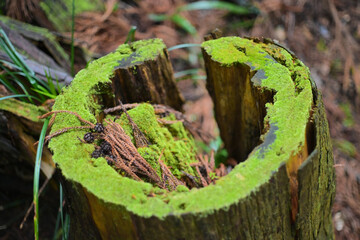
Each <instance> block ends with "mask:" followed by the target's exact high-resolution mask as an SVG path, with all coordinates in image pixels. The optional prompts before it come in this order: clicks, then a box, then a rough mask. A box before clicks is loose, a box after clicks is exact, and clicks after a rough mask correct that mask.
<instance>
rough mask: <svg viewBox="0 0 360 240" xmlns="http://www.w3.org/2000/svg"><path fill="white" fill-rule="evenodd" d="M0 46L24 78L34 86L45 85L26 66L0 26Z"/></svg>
mask: <svg viewBox="0 0 360 240" xmlns="http://www.w3.org/2000/svg"><path fill="white" fill-rule="evenodd" d="M0 46H1V47H2V48H3V49H4V51H5V52H6V54H7V55H8V56H9V57H10V59H11V60H12V61H13V62H14V64H15V65H17V66H18V68H19V70H20V71H21V72H22V73H24V74H25V76H26V78H27V79H28V81H29V82H30V84H31V85H32V86H33V87H34V88H37V86H38V85H43V86H44V87H45V88H46V87H47V85H46V84H45V83H44V82H43V81H41V80H40V79H38V78H37V77H36V76H35V73H34V71H33V70H32V69H31V68H29V67H28V66H27V64H26V63H25V61H24V60H23V58H22V57H21V55H20V54H19V53H18V52H17V51H16V49H15V47H14V46H13V45H12V43H11V42H10V40H9V38H8V37H7V35H6V33H5V31H4V30H3V29H2V28H0Z"/></svg>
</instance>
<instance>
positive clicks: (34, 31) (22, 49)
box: [0, 16, 72, 85]
mask: <svg viewBox="0 0 360 240" xmlns="http://www.w3.org/2000/svg"><path fill="white" fill-rule="evenodd" d="M0 27H1V28H2V29H3V30H4V31H5V33H6V35H7V36H8V38H9V40H10V41H11V43H12V44H13V45H14V46H15V48H16V49H17V51H18V53H19V54H20V55H21V57H22V58H23V60H24V61H25V63H26V64H27V65H28V67H29V68H30V69H32V70H33V71H34V72H35V74H36V75H37V77H39V79H41V80H44V81H45V82H47V76H51V77H52V78H53V79H54V84H55V85H56V84H57V81H58V83H59V84H64V85H68V84H69V83H70V82H71V81H72V77H71V76H70V74H69V73H68V72H69V71H70V64H69V62H70V60H69V56H68V55H67V54H66V52H65V51H64V49H63V48H62V47H61V45H60V44H59V43H58V41H57V38H56V37H55V35H54V34H52V33H51V32H49V31H48V30H47V29H44V28H40V27H36V26H32V25H29V24H26V23H22V22H19V21H16V20H13V19H10V18H7V17H5V16H0ZM35 43H36V44H35ZM42 45H43V46H44V48H45V49H46V51H48V52H49V53H50V56H49V55H48V54H47V53H45V52H44V51H42V50H40V49H39V46H42ZM0 59H2V60H5V61H7V62H10V63H12V61H11V59H10V58H9V56H7V54H6V53H5V52H4V51H3V50H2V49H0ZM54 59H55V60H54ZM7 67H8V68H9V69H10V70H12V71H14V72H16V71H17V70H18V69H14V68H13V67H12V66H11V65H9V66H7ZM56 79H57V81H56Z"/></svg>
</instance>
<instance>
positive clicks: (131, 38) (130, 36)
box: [125, 26, 137, 44]
mask: <svg viewBox="0 0 360 240" xmlns="http://www.w3.org/2000/svg"><path fill="white" fill-rule="evenodd" d="M136 29H137V27H136V26H131V28H130V31H129V33H128V35H127V37H126V40H125V44H126V43H131V42H134V41H135V32H136Z"/></svg>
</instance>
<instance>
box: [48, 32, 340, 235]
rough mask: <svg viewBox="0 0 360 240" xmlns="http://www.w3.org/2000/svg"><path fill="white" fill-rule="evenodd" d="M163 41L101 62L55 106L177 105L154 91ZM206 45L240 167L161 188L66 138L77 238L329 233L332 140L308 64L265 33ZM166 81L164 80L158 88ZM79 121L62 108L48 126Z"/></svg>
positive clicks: (72, 135)
mask: <svg viewBox="0 0 360 240" xmlns="http://www.w3.org/2000/svg"><path fill="white" fill-rule="evenodd" d="M152 47H155V48H154V49H155V50H154V51H151V54H150V55H146V57H144V55H143V54H144V51H145V49H150V48H152ZM164 48H165V47H164V45H162V44H159V41H158V40H149V41H141V42H138V43H133V45H131V46H129V45H123V46H121V47H119V49H118V50H117V51H116V52H114V53H111V54H109V55H107V56H105V57H103V58H101V59H99V60H97V61H94V62H93V63H91V64H90V65H89V66H88V67H87V69H85V70H83V71H81V72H80V73H79V74H78V75H77V76H76V77H75V79H74V81H73V83H72V84H71V86H70V87H69V88H68V89H67V91H65V92H64V93H63V94H62V95H60V96H59V97H58V98H57V100H56V103H55V105H54V110H61V109H63V110H69V111H74V112H77V113H79V114H80V115H81V116H82V117H83V118H84V119H86V120H87V121H91V122H92V123H95V121H96V118H97V117H98V115H99V114H100V113H101V111H102V110H103V109H104V108H107V107H112V106H111V105H112V104H114V102H116V101H115V99H122V100H125V101H126V102H129V101H136V102H137V101H140V100H142V101H153V102H156V103H165V104H171V103H170V100H168V99H167V98H166V97H159V96H158V95H157V94H156V93H153V91H154V92H156V91H158V90H157V88H156V87H154V85H155V83H154V81H155V80H154V79H152V78H154V77H156V78H157V77H158V76H159V75H161V74H160V73H159V71H160V70H161V69H159V68H158V66H156V65H155V64H151V62H153V63H155V62H156V61H157V59H158V58H159V56H162V55H164V56H166V59H167V55H166V54H165V53H166V51H164ZM203 53H204V59H205V66H206V71H207V74H208V82H209V83H208V87H209V91H210V94H211V95H212V97H213V100H214V102H215V115H216V119H217V121H218V122H219V127H220V131H221V136H223V137H224V141H225V143H226V148H227V149H228V151H229V153H230V155H231V156H232V157H234V158H236V160H237V161H238V162H240V163H239V164H238V165H237V166H236V167H235V168H234V169H233V170H232V171H231V172H230V173H229V174H228V175H227V176H225V177H223V178H221V179H219V180H218V181H217V182H216V184H215V185H210V186H208V187H205V188H201V189H193V190H191V191H174V192H171V193H164V192H159V189H158V188H156V187H154V186H152V185H150V184H149V183H144V182H137V181H135V180H132V179H129V178H126V177H123V176H121V175H119V174H118V173H117V172H116V171H114V170H113V169H112V168H111V167H110V166H108V165H107V163H106V161H105V159H103V158H98V159H92V158H90V153H91V151H92V150H93V146H91V145H89V144H80V143H79V141H78V139H77V137H79V136H81V135H83V134H84V131H82V130H74V131H71V132H67V133H64V134H62V135H59V136H58V137H56V138H53V139H52V140H51V142H50V148H51V149H52V150H53V152H54V161H55V162H56V163H57V164H58V167H59V169H60V170H61V176H62V181H63V185H64V189H65V191H66V198H67V204H68V205H67V206H68V208H69V213H70V215H71V219H72V220H71V221H72V222H73V223H74V224H71V225H70V238H71V239H114V238H119V239H204V240H205V239H333V238H334V236H333V232H332V225H331V211H330V209H331V205H332V201H333V197H334V169H333V167H332V164H333V159H332V152H331V145H330V139H329V135H328V126H327V123H326V116H325V113H324V108H323V105H322V100H321V96H320V93H318V91H317V89H316V86H315V85H314V82H313V81H312V80H311V79H310V77H309V72H308V69H307V68H306V67H305V66H304V65H303V64H302V63H301V61H299V60H298V59H297V58H296V57H295V56H294V55H292V53H290V52H288V51H287V50H286V49H284V48H282V47H280V46H278V45H277V44H275V43H273V42H272V41H268V40H266V41H260V40H258V39H254V40H245V39H240V38H223V39H219V41H217V42H212V41H207V42H205V43H204V44H203ZM147 54H148V52H147ZM234 54H235V55H234ZM134 62H135V63H136V65H137V66H136V68H135V67H134V66H133V65H132V64H130V63H134ZM144 63H146V64H144ZM158 63H159V62H158ZM119 64H120V67H121V66H124V67H123V68H119ZM159 64H160V65H161V66H164V65H162V64H163V63H159ZM148 68H155V69H156V70H151V69H148ZM153 71H155V73H156V74H153V73H152V72H153ZM169 74H170V73H169ZM125 76H126V77H125ZM166 76H167V77H166ZM162 77H163V79H164V80H166V81H170V82H172V81H173V78H172V77H170V78H169V77H168V74H165V75H162ZM135 79H136V80H138V81H141V83H142V84H145V85H146V86H147V87H143V88H142V90H141V91H144V94H141V92H140V91H136V89H134V88H135V87H137V86H138V85H136V81H135ZM126 81H129V83H126ZM149 82H150V83H151V84H153V85H151V84H149ZM126 84H127V85H126ZM124 85H125V86H124ZM111 86H113V87H115V89H111ZM141 87H142V86H141ZM119 88H122V89H119ZM168 88H169V87H165V86H164V85H163V86H162V88H161V89H163V90H161V91H165V92H161V93H162V94H161V95H160V96H167V93H166V91H167V89H168ZM125 90H126V91H125ZM129 91H135V92H136V93H137V94H135V95H132V94H131V93H129ZM113 92H114V93H115V99H114V98H113V95H112V93H113ZM239 95H240V96H239ZM144 96H146V97H144ZM173 106H174V105H173ZM247 108H249V109H247ZM79 124H80V122H79V121H78V120H77V119H76V118H74V116H72V115H69V114H58V116H57V120H56V121H55V123H54V125H53V129H52V132H54V131H57V130H59V129H62V128H64V127H71V126H78V125H79ZM239 129H242V131H239ZM237 135H242V136H237ZM248 138H249V139H248ZM242 141H245V143H243V142H242ZM238 148H241V151H239V150H238ZM315 195H316V196H315ZM314 199H316V200H315V201H314ZM87 228H90V229H91V230H89V231H87Z"/></svg>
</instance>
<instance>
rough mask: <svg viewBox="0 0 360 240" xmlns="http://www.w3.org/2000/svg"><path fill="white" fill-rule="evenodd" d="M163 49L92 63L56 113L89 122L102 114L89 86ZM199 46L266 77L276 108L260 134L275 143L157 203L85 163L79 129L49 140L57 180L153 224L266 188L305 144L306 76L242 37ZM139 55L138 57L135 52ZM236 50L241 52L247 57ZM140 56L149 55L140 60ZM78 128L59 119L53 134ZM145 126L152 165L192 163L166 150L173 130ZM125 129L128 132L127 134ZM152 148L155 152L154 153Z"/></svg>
mask: <svg viewBox="0 0 360 240" xmlns="http://www.w3.org/2000/svg"><path fill="white" fill-rule="evenodd" d="M147 43H148V44H149V45H150V46H148V45H147ZM163 46H164V45H163V43H162V42H161V41H160V40H148V42H146V41H142V42H140V43H139V42H137V43H134V44H132V45H131V46H129V45H127V44H124V45H122V46H120V47H119V48H118V50H117V51H116V52H114V53H111V54H109V55H107V56H105V57H103V58H100V59H98V60H96V61H94V62H92V63H91V64H90V65H89V66H88V68H87V69H85V70H82V71H80V72H79V73H78V74H77V75H76V77H75V79H74V81H73V83H72V84H71V86H70V87H69V88H67V89H65V91H64V93H63V94H61V95H60V96H58V97H57V99H56V103H55V105H54V109H55V110H58V109H66V110H71V111H76V112H78V113H79V114H80V115H81V116H82V117H83V118H85V119H87V120H89V121H92V122H95V121H96V120H95V116H94V115H93V114H92V113H93V112H94V108H97V109H100V108H101V106H96V104H95V103H91V102H92V97H91V91H92V90H93V89H95V86H97V85H98V84H110V80H109V79H110V78H111V76H112V75H113V69H114V68H115V67H119V65H120V67H121V63H122V62H123V63H124V62H130V63H133V64H134V66H136V62H137V61H140V60H141V59H149V58H151V57H153V56H154V55H156V54H162V47H163ZM203 48H204V50H205V51H206V52H207V53H209V54H211V55H212V57H213V58H214V59H215V60H216V61H219V62H220V63H222V64H224V65H225V66H230V65H233V64H245V63H247V64H249V65H250V66H251V67H252V69H253V70H256V71H260V70H262V71H264V73H265V74H264V75H265V78H262V79H260V80H261V81H259V84H260V86H261V87H263V88H267V89H270V90H271V91H273V92H274V93H275V95H274V103H273V104H271V103H268V104H267V105H266V106H267V119H268V121H269V124H270V131H269V132H268V133H267V134H266V136H265V139H266V138H267V137H268V136H269V134H270V133H271V134H273V135H275V136H276V138H275V141H273V142H272V143H271V144H269V145H268V146H264V145H260V146H259V147H258V148H257V149H254V151H253V152H252V153H251V154H250V155H249V158H248V159H247V160H246V161H245V162H244V163H242V164H239V165H237V166H236V167H235V168H234V169H233V170H232V172H230V174H228V175H227V176H225V177H223V178H221V179H219V180H218V181H217V183H216V185H211V186H208V187H206V188H202V189H192V190H191V191H180V190H181V189H180V190H179V191H173V192H171V193H166V194H165V193H163V194H160V195H157V196H156V197H147V196H148V194H149V193H154V192H157V191H159V189H158V188H154V187H153V186H152V185H151V184H149V183H144V182H136V181H134V180H132V179H129V178H126V177H122V176H121V175H119V174H118V173H117V172H116V171H115V170H114V169H112V168H111V167H110V166H108V165H107V163H106V161H105V159H103V158H99V159H98V160H97V161H96V164H93V163H91V162H90V161H89V155H90V153H91V151H92V150H93V149H94V147H93V146H91V145H89V144H82V143H80V142H79V141H78V139H77V137H78V136H80V137H81V136H82V134H84V133H85V131H69V132H67V133H64V134H62V135H60V136H58V137H56V138H54V139H53V140H52V141H51V143H50V147H51V149H52V150H53V152H54V161H55V162H56V163H57V164H59V166H60V168H61V169H62V173H63V175H64V176H65V177H66V178H69V179H71V180H73V181H76V182H80V183H81V184H82V185H83V186H84V187H85V188H86V189H87V190H88V191H89V192H91V193H93V194H94V195H96V196H97V197H98V198H100V199H102V200H104V201H105V202H112V203H115V204H118V205H120V206H123V207H125V209H126V210H127V211H130V212H132V213H134V214H138V215H140V216H148V217H150V216H157V217H159V218H164V217H165V216H167V215H169V214H172V215H179V214H182V213H185V212H193V213H197V212H201V213H202V214H204V215H206V214H209V213H211V212H213V211H214V210H216V209H220V208H226V207H228V206H230V205H231V204H233V203H235V202H238V201H239V200H240V199H241V198H244V197H246V196H248V195H249V194H250V193H251V192H252V191H256V189H257V188H258V187H259V186H260V185H262V184H263V183H265V182H267V181H268V180H269V179H270V176H271V174H272V172H273V171H277V170H278V167H279V166H280V164H281V163H283V162H284V161H286V160H287V159H289V157H290V154H291V153H293V152H297V150H298V149H299V147H301V146H302V145H303V144H304V143H302V139H304V134H305V127H306V123H307V122H308V118H309V111H310V109H311V104H312V99H313V98H312V93H311V83H310V78H309V71H308V69H307V68H306V67H305V66H304V65H303V64H302V63H301V62H300V61H297V60H296V59H295V58H294V57H293V56H291V55H290V54H289V53H287V52H286V51H284V50H280V52H275V53H274V54H273V55H274V56H272V53H270V54H269V53H268V52H270V51H271V45H270V46H269V45H266V44H261V43H259V44H255V43H254V42H252V41H250V40H246V39H241V38H236V37H234V38H222V39H218V40H212V41H207V42H205V43H204V44H203ZM140 49H141V52H142V53H141V54H139V52H140ZM238 49H243V50H244V51H245V52H246V54H245V53H244V52H241V51H239V50H238ZM134 51H136V54H134ZM281 52H283V53H284V55H285V57H284V58H283V60H282V63H283V64H285V65H283V64H282V63H279V62H278V61H277V60H275V59H276V58H278V59H281V58H282V56H281V54H280V53H281ZM142 54H148V55H146V56H143V55H142ZM279 61H280V60H279ZM297 88H298V89H299V90H298V89H297ZM90 103H91V104H90ZM142 108H143V110H144V111H145V114H148V112H150V107H149V105H147V104H145V105H143V106H142ZM129 112H130V111H129ZM131 114H132V115H133V117H134V119H136V118H142V116H135V115H136V113H135V111H134V113H131ZM149 117H150V115H149ZM124 121H125V120H124ZM137 121H138V120H137ZM80 124H81V123H80V122H79V121H78V120H77V119H76V118H75V117H74V116H72V115H69V114H58V118H57V120H56V121H55V124H54V125H53V128H52V132H53V131H56V130H59V129H61V128H64V127H69V126H79V125H80ZM149 124H150V126H153V125H154V126H153V127H154V128H150V129H145V128H146V126H143V127H141V128H142V130H143V131H144V132H146V133H145V134H147V137H148V140H149V141H150V142H152V143H154V142H156V144H154V147H149V148H148V149H147V150H146V149H145V150H139V151H143V153H142V154H144V155H145V153H147V154H148V155H149V156H151V157H149V158H150V159H156V156H158V154H159V152H160V151H162V149H165V150H164V159H167V160H166V161H168V164H169V165H171V164H174V165H176V164H178V163H176V162H173V160H171V158H172V157H173V156H178V157H177V158H178V159H179V158H186V159H191V156H189V153H188V152H181V151H180V152H176V151H175V152H171V151H170V152H169V151H167V150H166V149H167V146H166V141H169V140H168V139H170V140H171V136H174V135H176V134H174V132H176V124H174V125H173V126H170V127H168V128H167V130H168V131H167V132H165V130H164V128H161V129H158V127H156V126H155V124H153V123H149ZM294 126H296V128H294ZM289 129H291V131H289ZM126 131H128V132H129V129H128V130H126ZM177 131H178V133H177V136H178V138H180V139H182V138H183V137H184V136H185V135H184V134H183V133H181V132H182V130H180V129H177ZM170 133H171V134H170ZM158 134H159V135H161V139H162V140H157V139H158ZM159 141H160V142H159ZM164 141H165V143H164ZM173 141H174V142H173V144H174V145H175V144H178V145H179V146H176V148H178V149H184V147H185V146H184V145H189V142H187V141H188V140H187V141H178V139H177V138H176V137H175V138H173ZM157 144H158V146H160V147H156V145H157ZM168 159H169V160H168ZM180 164H182V163H180ZM185 166H186V164H185ZM180 167H183V166H180ZM132 196H135V198H134V197H132ZM139 199H141V201H140V200H139ZM164 200H166V201H164Z"/></svg>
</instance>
